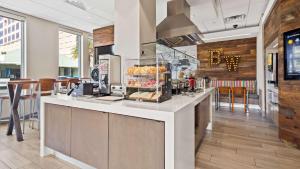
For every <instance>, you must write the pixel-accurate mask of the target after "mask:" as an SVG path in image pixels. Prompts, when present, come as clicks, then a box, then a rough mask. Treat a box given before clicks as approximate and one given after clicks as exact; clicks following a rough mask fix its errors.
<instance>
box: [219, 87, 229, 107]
mask: <svg viewBox="0 0 300 169" xmlns="http://www.w3.org/2000/svg"><path fill="white" fill-rule="evenodd" d="M231 94H232V92H231V88H230V87H219V88H218V104H219V103H220V97H228V103H229V108H231V106H232V100H231V99H232V97H231Z"/></svg>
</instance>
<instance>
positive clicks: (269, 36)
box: [264, 1, 280, 48]
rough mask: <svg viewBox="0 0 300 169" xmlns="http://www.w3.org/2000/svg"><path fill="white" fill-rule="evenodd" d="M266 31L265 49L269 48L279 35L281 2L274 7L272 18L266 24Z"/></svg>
mask: <svg viewBox="0 0 300 169" xmlns="http://www.w3.org/2000/svg"><path fill="white" fill-rule="evenodd" d="M264 27H265V29H264V45H265V48H267V46H269V45H270V44H271V43H272V42H273V41H274V40H275V39H276V38H277V37H278V34H279V27H280V16H279V1H277V2H276V4H275V5H274V7H273V10H272V12H271V13H270V16H269V17H268V19H267V21H266V23H265V26H264Z"/></svg>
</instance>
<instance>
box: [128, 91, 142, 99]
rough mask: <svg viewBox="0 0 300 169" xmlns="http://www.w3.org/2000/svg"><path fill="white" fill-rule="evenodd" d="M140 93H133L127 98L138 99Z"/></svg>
mask: <svg viewBox="0 0 300 169" xmlns="http://www.w3.org/2000/svg"><path fill="white" fill-rule="evenodd" d="M141 93H142V92H135V93H132V94H131V95H130V96H129V98H130V99H138V98H140V94H141Z"/></svg>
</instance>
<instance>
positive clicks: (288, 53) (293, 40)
mask: <svg viewBox="0 0 300 169" xmlns="http://www.w3.org/2000/svg"><path fill="white" fill-rule="evenodd" d="M283 36H284V79H285V80H300V28H298V29H295V30H292V31H288V32H285V33H284V34H283Z"/></svg>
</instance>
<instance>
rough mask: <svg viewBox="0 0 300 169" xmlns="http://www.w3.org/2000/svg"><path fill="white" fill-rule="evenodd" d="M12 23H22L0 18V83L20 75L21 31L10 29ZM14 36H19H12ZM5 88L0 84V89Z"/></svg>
mask: <svg viewBox="0 0 300 169" xmlns="http://www.w3.org/2000/svg"><path fill="white" fill-rule="evenodd" d="M12 21H14V23H17V24H19V25H21V22H22V21H19V20H14V19H9V18H6V17H4V16H0V82H1V81H5V79H8V80H9V79H19V78H21V73H22V72H21V69H22V56H23V55H22V39H21V37H22V36H21V34H22V31H21V30H22V29H19V30H16V29H12V24H10V23H12ZM7 23H8V24H7ZM7 30H8V31H7ZM16 34H18V35H19V36H18V37H16V36H12V35H16ZM5 88H6V85H3V84H0V89H5Z"/></svg>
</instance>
